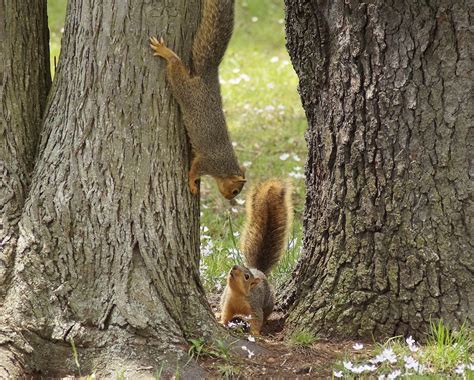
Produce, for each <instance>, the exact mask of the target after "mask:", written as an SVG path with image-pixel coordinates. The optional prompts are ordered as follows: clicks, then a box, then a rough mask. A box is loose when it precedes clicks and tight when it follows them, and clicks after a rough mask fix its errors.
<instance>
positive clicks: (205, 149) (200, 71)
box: [150, 0, 246, 199]
mask: <svg viewBox="0 0 474 380" xmlns="http://www.w3.org/2000/svg"><path fill="white" fill-rule="evenodd" d="M203 4H204V10H203V14H202V18H201V24H200V25H199V28H198V30H197V34H196V37H195V39H194V42H193V48H192V66H193V71H192V72H190V70H189V69H188V68H187V67H186V66H185V65H184V64H183V62H182V61H181V59H180V58H179V57H178V56H177V55H176V53H175V52H174V51H173V50H171V49H169V48H168V47H167V46H166V45H165V42H164V41H163V38H161V39H160V40H158V39H157V38H155V37H151V38H150V46H151V48H152V49H153V50H154V51H155V53H154V55H155V56H158V57H161V58H163V59H165V60H166V78H167V80H168V82H169V83H170V85H171V91H172V93H173V96H174V98H175V99H176V100H177V102H178V104H179V106H180V109H181V113H182V114H183V121H184V125H185V127H186V131H187V134H188V136H189V140H190V142H191V145H192V148H193V153H194V157H193V160H192V162H191V170H190V171H189V189H190V190H191V192H192V193H193V194H197V193H198V185H197V181H198V180H199V178H200V177H201V176H202V175H205V174H208V175H211V176H212V177H214V179H215V180H216V182H217V185H218V187H219V191H220V192H221V194H222V195H223V196H224V197H225V198H227V199H232V198H234V197H235V196H236V195H238V194H239V193H240V191H241V190H242V187H243V186H244V184H245V182H246V180H245V168H244V167H242V166H239V164H238V161H237V158H236V156H235V152H234V148H233V146H232V143H231V141H230V137H229V132H228V130H227V124H226V120H225V116H224V112H223V110H222V98H221V93H220V84H219V76H218V67H219V64H220V62H221V61H222V57H223V56H224V53H225V51H226V48H227V45H228V43H229V40H230V37H231V36H232V30H233V27H234V1H233V0H204V2H203Z"/></svg>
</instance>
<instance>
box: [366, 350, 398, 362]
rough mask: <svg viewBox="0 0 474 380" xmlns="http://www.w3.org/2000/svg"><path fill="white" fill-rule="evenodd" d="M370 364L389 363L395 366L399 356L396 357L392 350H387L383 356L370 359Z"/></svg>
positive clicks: (383, 352)
mask: <svg viewBox="0 0 474 380" xmlns="http://www.w3.org/2000/svg"><path fill="white" fill-rule="evenodd" d="M370 362H371V363H373V364H377V363H383V362H389V363H390V364H393V363H396V362H397V355H395V353H394V352H393V350H392V349H391V348H386V349H385V350H383V351H382V353H381V354H378V355H377V356H376V357H375V358H373V359H370Z"/></svg>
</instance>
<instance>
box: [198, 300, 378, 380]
mask: <svg viewBox="0 0 474 380" xmlns="http://www.w3.org/2000/svg"><path fill="white" fill-rule="evenodd" d="M218 299H219V298H218V296H217V295H210V296H209V302H210V304H211V307H212V308H213V310H214V312H215V313H218V309H219V308H218ZM236 336H240V337H242V334H239V335H236ZM244 336H248V334H247V335H244ZM256 343H257V344H258V345H259V346H260V347H261V348H262V350H254V352H255V355H254V356H253V357H252V358H250V359H249V358H248V355H247V353H246V351H244V350H243V349H242V351H241V352H242V354H243V355H245V356H242V357H241V358H239V357H236V356H234V357H232V359H229V360H223V359H221V358H209V357H207V358H200V359H199V362H200V364H201V365H202V366H203V367H205V368H206V369H207V370H208V371H209V372H210V373H212V374H213V375H214V376H215V377H218V378H221V377H226V376H225V375H226V374H227V375H229V376H228V377H231V378H245V379H247V378H259V379H262V378H279V379H280V378H291V379H297V378H298V379H304V378H311V379H315V378H326V379H327V378H331V377H332V372H333V364H334V363H335V362H336V361H337V360H338V359H341V358H344V355H346V354H347V353H348V352H350V353H351V358H352V359H354V358H356V357H358V356H360V357H361V358H362V357H363V356H365V355H366V353H367V352H368V351H370V350H371V348H372V346H371V345H370V344H365V345H364V350H361V351H355V350H354V349H353V348H352V346H353V345H354V343H355V341H339V342H334V341H327V340H318V341H317V342H315V343H313V344H311V345H310V346H306V347H301V346H295V345H293V344H291V343H290V342H289V341H288V338H287V337H286V336H285V330H284V321H283V319H282V314H281V313H277V312H274V313H273V314H272V315H271V317H270V319H269V320H268V321H267V323H266V325H265V326H264V328H263V330H262V336H260V337H257V338H256ZM236 344H239V345H242V343H236ZM251 345H252V343H250V342H249V344H248V347H249V348H250V347H251ZM239 348H240V349H241V347H233V351H234V352H236V353H239ZM257 351H258V352H257ZM225 370H227V371H228V373H227V372H225ZM232 371H235V372H234V373H233V372H232Z"/></svg>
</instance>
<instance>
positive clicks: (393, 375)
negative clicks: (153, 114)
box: [387, 369, 402, 380]
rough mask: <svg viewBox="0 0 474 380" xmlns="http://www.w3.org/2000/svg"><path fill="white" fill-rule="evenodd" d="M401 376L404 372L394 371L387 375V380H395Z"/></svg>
mask: <svg viewBox="0 0 474 380" xmlns="http://www.w3.org/2000/svg"><path fill="white" fill-rule="evenodd" d="M401 374H402V371H400V370H399V369H396V370H395V371H393V372H391V373H389V374H388V375H387V380H395V379H396V378H397V377H399V376H400V375H401Z"/></svg>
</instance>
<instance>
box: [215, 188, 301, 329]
mask: <svg viewBox="0 0 474 380" xmlns="http://www.w3.org/2000/svg"><path fill="white" fill-rule="evenodd" d="M246 213H247V224H246V226H245V229H244V233H243V234H242V240H241V250H242V252H243V254H244V257H245V265H246V266H245V267H244V266H240V265H234V266H233V267H232V269H231V270H230V272H229V274H228V276H227V286H226V287H225V289H224V293H223V294H222V297H221V322H222V323H223V324H224V325H227V324H228V323H229V321H230V320H231V319H232V318H233V317H235V316H236V315H240V316H248V315H250V316H251V317H250V320H249V323H250V332H251V333H252V334H254V335H259V334H260V330H261V328H262V325H263V323H264V322H265V321H266V320H267V318H268V317H269V315H270V314H271V312H272V311H273V306H274V303H275V296H274V292H273V287H272V286H271V285H270V284H269V282H268V280H267V277H266V276H267V275H268V274H269V273H270V271H271V269H272V268H273V266H274V265H275V264H277V262H278V260H279V259H280V257H281V255H282V254H283V252H284V251H285V248H286V243H287V238H288V232H289V228H290V224H291V220H292V215H293V207H292V202H291V189H290V188H289V186H288V185H286V184H285V183H283V182H281V181H278V180H268V181H265V182H263V183H261V184H260V185H257V186H255V187H254V188H253V189H252V190H251V191H250V193H249V194H248V196H247V206H246Z"/></svg>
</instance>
